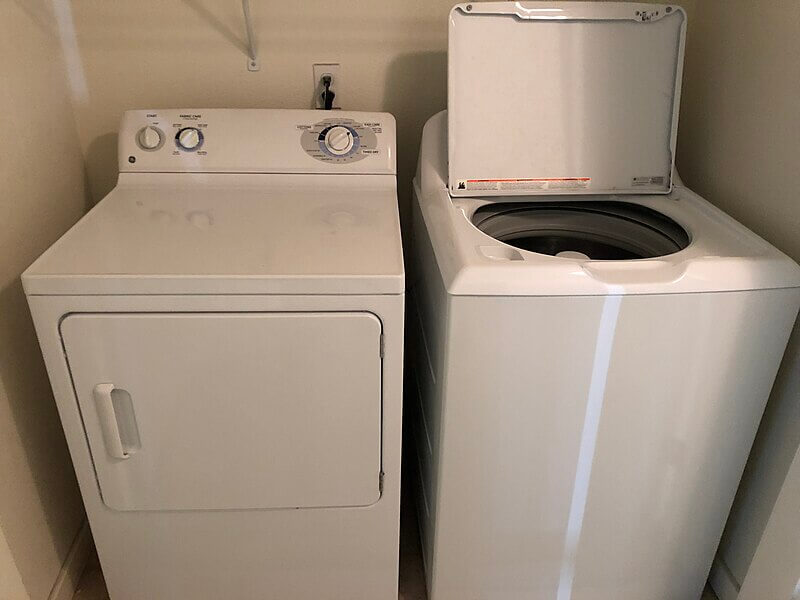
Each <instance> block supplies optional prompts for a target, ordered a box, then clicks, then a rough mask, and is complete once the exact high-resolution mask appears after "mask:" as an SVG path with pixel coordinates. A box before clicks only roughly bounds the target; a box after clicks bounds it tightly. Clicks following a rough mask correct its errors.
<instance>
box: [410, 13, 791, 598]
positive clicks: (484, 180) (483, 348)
mask: <svg viewBox="0 0 800 600" xmlns="http://www.w3.org/2000/svg"><path fill="white" fill-rule="evenodd" d="M685 21H686V17H685V14H684V13H683V11H682V10H681V9H680V8H679V7H677V6H674V5H653V4H634V3H606V2H597V3H588V2H587V3H580V2H552V3H544V2H485V3H484V2H475V3H469V4H459V5H457V6H456V7H455V8H454V9H453V11H452V12H451V15H450V39H449V59H448V64H449V67H448V79H449V81H448V89H449V96H448V111H447V112H446V113H444V112H443V113H440V114H438V115H436V116H434V117H433V118H431V119H430V121H428V123H427V125H426V126H425V129H424V132H423V138H422V144H421V149H420V158H419V167H418V171H417V175H416V178H415V180H414V202H413V211H414V215H413V225H414V229H413V238H414V239H413V250H412V251H413V256H414V260H413V262H412V265H411V269H412V276H411V292H412V293H411V296H412V298H413V301H412V306H411V315H412V321H413V326H412V335H413V340H414V341H413V345H414V348H415V356H416V360H417V362H416V368H415V377H416V385H417V392H418V396H419V400H420V401H419V403H413V404H414V406H412V407H411V408H410V410H412V411H414V417H413V422H414V424H415V427H414V430H415V436H416V443H415V445H416V449H417V455H418V459H419V471H420V482H421V485H420V487H419V490H420V492H419V494H418V497H419V507H420V508H419V514H420V524H421V530H422V540H423V553H424V558H425V566H426V576H427V584H428V590H429V595H430V598H431V600H463V599H464V598H481V599H484V600H645V599H646V600H677V599H680V600H691V599H694V598H699V597H700V595H701V593H702V589H703V586H704V583H705V580H706V577H707V575H708V571H709V568H710V566H711V562H712V559H713V556H714V552H715V550H716V547H717V544H718V542H719V539H720V536H721V534H722V530H723V526H724V524H725V520H726V518H727V515H728V511H729V509H730V506H731V503H732V501H733V497H734V494H735V492H736V488H737V485H738V482H739V479H740V476H741V474H742V470H743V468H744V465H745V461H746V459H747V455H748V452H749V450H750V447H751V444H752V442H753V439H754V436H755V433H756V429H757V427H758V423H759V420H760V417H761V414H762V411H763V409H764V406H765V403H766V401H767V397H768V395H769V392H770V388H771V386H772V384H773V380H774V377H775V374H776V371H777V369H778V366H779V363H780V361H781V357H782V354H783V352H784V349H785V346H786V342H787V339H788V336H789V333H790V331H791V329H792V325H793V323H794V321H795V317H796V315H797V312H798V306H800V268H798V266H797V265H796V264H795V263H794V262H793V261H791V260H790V259H789V258H788V257H786V256H785V255H784V254H782V253H781V252H779V251H778V250H776V249H775V248H773V247H772V246H770V245H769V244H768V243H767V242H765V241H764V240H762V239H761V238H759V237H758V236H757V235H755V234H754V233H752V232H750V231H748V230H747V229H746V228H745V227H743V226H742V225H740V224H738V223H737V222H735V221H734V220H733V219H731V218H730V217H728V216H727V215H725V214H724V213H722V212H721V211H720V210H718V209H716V208H715V207H714V206H712V205H711V204H709V203H708V202H706V201H705V200H703V199H702V198H700V197H699V196H697V194H695V193H693V192H692V191H691V190H689V189H687V188H686V187H685V186H684V185H683V184H682V183H681V182H680V180H679V178H678V176H677V174H676V173H675V171H674V163H673V160H674V153H675V141H676V136H677V115H678V106H679V97H680V74H681V70H682V62H683V43H684V36H685Z"/></svg>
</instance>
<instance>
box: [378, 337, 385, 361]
mask: <svg viewBox="0 0 800 600" xmlns="http://www.w3.org/2000/svg"><path fill="white" fill-rule="evenodd" d="M379 352H380V355H381V358H383V357H384V355H385V354H386V338H385V337H384V335H383V334H381V340H380V349H379Z"/></svg>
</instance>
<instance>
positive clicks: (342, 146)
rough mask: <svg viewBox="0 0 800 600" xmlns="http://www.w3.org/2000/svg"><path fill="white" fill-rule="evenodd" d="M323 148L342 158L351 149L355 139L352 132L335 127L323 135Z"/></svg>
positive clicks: (345, 128)
mask: <svg viewBox="0 0 800 600" xmlns="http://www.w3.org/2000/svg"><path fill="white" fill-rule="evenodd" d="M324 143H325V147H326V148H327V149H328V151H329V152H330V153H331V154H333V155H335V156H343V155H345V154H347V153H348V152H350V150H352V149H353V144H354V143H355V139H354V136H353V132H352V131H351V130H350V129H349V128H347V127H343V126H341V125H335V126H333V127H331V128H330V129H328V131H327V133H326V134H325V140H324Z"/></svg>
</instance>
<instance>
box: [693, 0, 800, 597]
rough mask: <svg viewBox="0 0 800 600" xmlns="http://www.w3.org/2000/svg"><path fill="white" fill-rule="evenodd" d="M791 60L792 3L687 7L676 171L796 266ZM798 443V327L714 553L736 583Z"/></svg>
mask: <svg viewBox="0 0 800 600" xmlns="http://www.w3.org/2000/svg"><path fill="white" fill-rule="evenodd" d="M798 57H800V3H799V2H798V1H797V0H770V1H769V2H754V1H753V0H701V1H699V2H697V5H696V10H695V13H694V14H693V19H692V20H690V27H689V42H688V48H687V55H686V71H685V77H684V96H683V111H682V113H681V128H680V135H679V147H678V167H679V169H680V172H681V175H682V177H683V178H684V180H685V181H686V182H687V184H689V185H690V186H691V187H693V188H695V189H696V190H697V191H698V192H700V193H702V194H704V195H705V196H707V197H708V199H709V200H710V201H712V202H714V203H715V204H716V205H718V206H719V207H721V208H723V209H724V210H726V211H727V212H729V213H730V214H732V215H733V216H734V217H736V218H737V219H739V220H740V221H741V222H742V223H744V224H745V225H747V226H748V227H750V228H751V229H753V230H754V231H756V232H757V233H759V234H760V235H762V236H763V237H765V238H766V239H767V240H769V241H770V242H772V243H773V244H775V245H776V246H777V247H778V248H780V249H781V250H783V251H784V252H786V253H787V254H789V255H790V256H792V257H793V258H794V259H795V260H798V261H800V187H798V183H797V172H798V170H799V169H800V108H799V107H800V104H798V102H799V100H798V99H800V60H798ZM798 443H800V326H797V327H795V332H794V335H793V338H792V341H791V342H790V345H789V350H788V351H787V354H786V357H785V358H784V364H783V366H782V368H781V373H780V374H779V377H778V381H777V383H776V385H775V388H774V389H773V394H772V398H771V400H770V404H769V406H768V408H767V412H766V414H765V418H764V421H763V423H762V427H761V430H760V432H759V436H758V439H757V440H756V444H755V446H754V451H753V455H752V457H751V461H750V463H749V465H748V467H747V471H746V473H745V477H744V480H743V485H742V487H741V488H740V491H739V495H738V497H737V500H736V504H735V507H734V511H733V513H732V515H731V518H730V520H729V522H728V526H727V529H726V532H725V536H724V538H723V542H722V545H721V547H720V551H719V554H718V558H720V559H722V560H723V561H724V562H725V564H726V565H727V568H728V569H729V570H730V571H731V573H732V574H733V575H734V577H735V579H736V583H738V584H741V583H742V581H743V579H744V576H745V574H746V572H747V569H748V566H749V564H750V561H751V560H752V557H753V554H754V552H755V550H756V546H757V545H758V541H759V538H760V537H761V533H762V531H763V530H764V527H765V526H766V523H767V519H768V518H769V514H770V511H771V509H772V505H773V504H774V502H775V498H776V496H777V494H778V491H779V489H780V486H781V484H782V482H783V478H784V476H785V474H786V472H787V470H788V468H789V464H790V462H791V460H792V457H793V456H794V453H795V450H796V448H797V445H798ZM795 502H796V504H797V503H800V498H797V499H795Z"/></svg>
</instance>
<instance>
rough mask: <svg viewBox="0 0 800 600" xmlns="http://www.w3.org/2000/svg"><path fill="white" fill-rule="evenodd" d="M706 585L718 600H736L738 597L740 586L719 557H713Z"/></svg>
mask: <svg viewBox="0 0 800 600" xmlns="http://www.w3.org/2000/svg"><path fill="white" fill-rule="evenodd" d="M708 583H709V584H710V585H711V589H713V590H714V593H715V594H716V595H717V598H719V600H736V598H737V597H738V596H739V588H740V587H741V584H739V582H737V581H736V579H735V578H734V576H733V573H731V570H730V569H729V568H728V565H726V564H725V561H724V560H722V559H721V558H720V557H719V556H716V557H714V564H713V565H711V575H710V576H709V578H708Z"/></svg>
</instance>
